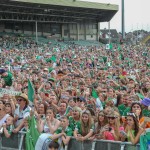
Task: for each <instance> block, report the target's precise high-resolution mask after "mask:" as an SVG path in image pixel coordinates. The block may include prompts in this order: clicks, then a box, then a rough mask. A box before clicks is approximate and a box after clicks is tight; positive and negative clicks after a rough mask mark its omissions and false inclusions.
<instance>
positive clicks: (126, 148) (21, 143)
mask: <svg viewBox="0 0 150 150" xmlns="http://www.w3.org/2000/svg"><path fill="white" fill-rule="evenodd" d="M24 136H25V132H20V133H19V134H12V136H11V138H6V137H5V136H4V135H3V134H2V135H0V150H25V140H24ZM65 150H140V145H139V144H137V145H132V144H131V143H129V142H119V141H108V140H95V141H89V140H87V141H84V142H79V141H77V140H76V139H74V138H72V139H71V140H70V142H69V144H68V146H66V147H65Z"/></svg>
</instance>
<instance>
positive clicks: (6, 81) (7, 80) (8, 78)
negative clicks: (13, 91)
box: [2, 72, 13, 86]
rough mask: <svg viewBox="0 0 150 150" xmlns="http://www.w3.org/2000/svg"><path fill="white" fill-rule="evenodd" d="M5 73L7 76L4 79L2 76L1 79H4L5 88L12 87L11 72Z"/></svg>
mask: <svg viewBox="0 0 150 150" xmlns="http://www.w3.org/2000/svg"><path fill="white" fill-rule="evenodd" d="M7 73H8V75H7V76H6V77H3V76H2V78H3V79H4V81H5V85H6V86H11V85H12V78H13V76H12V73H11V72H7Z"/></svg>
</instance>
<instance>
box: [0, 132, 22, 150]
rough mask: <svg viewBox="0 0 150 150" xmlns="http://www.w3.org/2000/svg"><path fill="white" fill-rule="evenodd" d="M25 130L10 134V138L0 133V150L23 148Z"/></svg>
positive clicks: (19, 149) (20, 149)
mask: <svg viewBox="0 0 150 150" xmlns="http://www.w3.org/2000/svg"><path fill="white" fill-rule="evenodd" d="M24 136H25V132H19V133H18V134H12V135H11V137H10V138H6V137H5V136H4V135H3V134H1V135H0V150H25V140H24Z"/></svg>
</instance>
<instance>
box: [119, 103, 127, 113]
mask: <svg viewBox="0 0 150 150" xmlns="http://www.w3.org/2000/svg"><path fill="white" fill-rule="evenodd" d="M125 109H126V106H125V105H124V104H121V105H119V106H118V110H119V113H120V115H121V116H122V115H123V113H124V111H125Z"/></svg>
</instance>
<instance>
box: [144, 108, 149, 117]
mask: <svg viewBox="0 0 150 150" xmlns="http://www.w3.org/2000/svg"><path fill="white" fill-rule="evenodd" d="M142 114H143V116H145V117H150V111H149V110H147V109H143V111H142Z"/></svg>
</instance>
